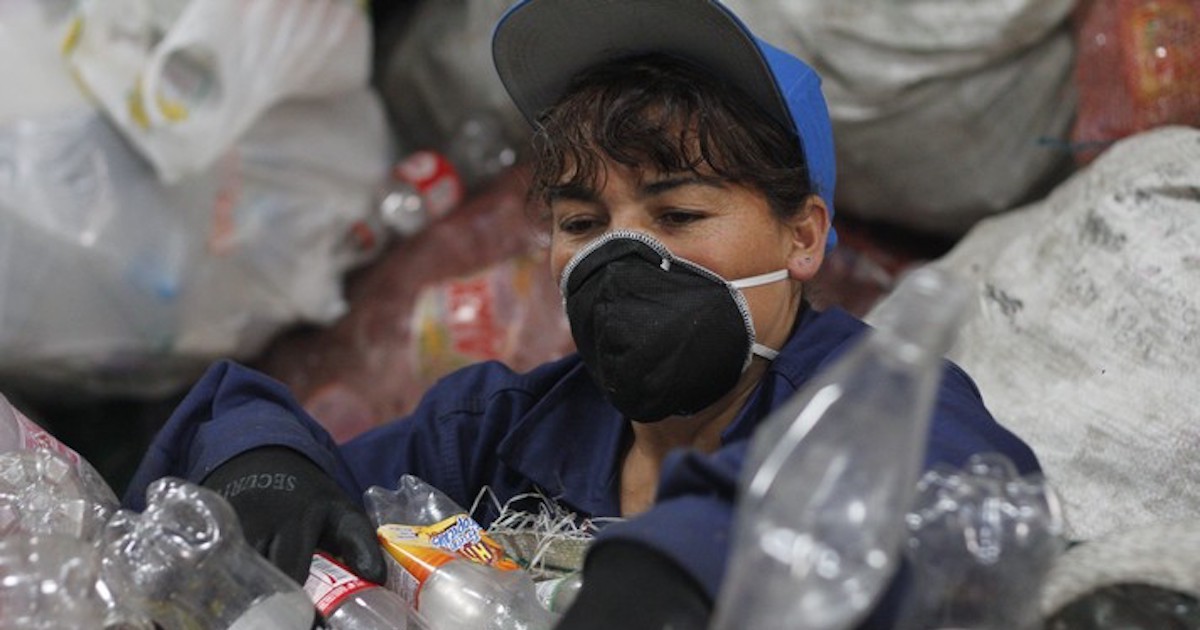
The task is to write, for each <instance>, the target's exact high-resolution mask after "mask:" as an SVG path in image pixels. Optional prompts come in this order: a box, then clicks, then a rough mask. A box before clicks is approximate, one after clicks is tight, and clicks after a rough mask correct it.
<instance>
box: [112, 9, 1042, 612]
mask: <svg viewBox="0 0 1200 630" xmlns="http://www.w3.org/2000/svg"><path fill="white" fill-rule="evenodd" d="M493 52H494V56H495V59H496V63H497V68H498V70H499V72H500V75H501V78H502V79H503V81H504V83H505V85H506V87H507V88H508V90H509V93H510V94H511V95H512V96H513V99H514V101H515V102H516V103H517V105H518V107H519V108H521V110H522V111H523V112H524V113H525V114H526V116H527V117H529V118H530V120H531V121H534V124H535V128H536V133H535V136H536V137H535V148H536V151H535V156H534V182H533V196H532V199H533V201H534V202H535V203H536V204H538V207H540V208H542V209H544V211H545V213H544V215H545V217H546V219H547V220H548V222H549V229H550V234H551V267H552V269H551V272H552V273H554V274H555V277H556V278H558V279H559V281H560V283H561V286H562V290H563V295H564V303H565V307H566V310H567V314H568V317H569V319H570V322H571V329H572V335H573V337H574V339H575V342H576V345H577V347H578V348H579V354H577V355H573V356H570V357H567V358H565V359H562V360H559V361H555V362H552V363H549V364H547V365H544V366H541V367H539V368H537V369H535V370H533V371H531V372H529V373H527V374H516V373H513V372H512V371H510V370H508V369H507V368H505V367H504V366H502V365H499V364H495V363H485V364H481V365H476V366H471V367H468V368H466V369H464V370H461V371H459V372H457V373H455V374H452V375H451V376H449V377H447V378H446V379H444V380H443V381H441V382H440V383H439V384H438V385H436V386H435V387H434V388H433V389H431V390H430V392H429V393H428V394H427V395H426V397H425V398H424V399H423V401H422V402H421V404H420V405H419V406H418V408H417V409H416V410H415V411H414V413H413V414H412V415H411V416H410V417H408V418H406V419H403V420H400V421H397V422H394V423H392V424H390V425H388V426H384V427H381V428H379V429H376V430H374V431H372V432H369V433H367V434H365V435H362V436H360V437H358V438H356V439H355V440H353V441H351V442H349V443H347V444H344V445H341V446H337V445H335V444H333V442H332V440H331V439H330V438H329V436H328V434H327V433H325V432H324V431H323V430H322V429H321V428H320V426H319V425H317V424H316V423H315V422H314V421H313V420H312V419H311V418H309V417H308V416H307V415H306V414H305V413H304V411H303V410H302V409H301V408H300V407H299V405H298V404H297V403H296V402H295V401H294V399H293V398H292V397H291V396H290V395H289V394H288V393H287V392H286V391H285V390H284V389H283V388H282V387H281V386H280V385H279V384H277V383H274V382H272V381H270V380H269V379H267V378H265V377H263V376H262V375H260V374H256V373H254V372H252V371H250V370H247V369H246V368H243V367H241V366H237V365H234V364H230V363H222V364H218V365H217V366H215V367H214V368H213V369H212V370H210V372H209V373H208V374H207V375H206V376H205V377H204V379H202V380H201V381H200V383H198V384H197V386H196V387H195V388H194V389H193V391H192V392H191V393H190V394H189V396H188V397H187V398H186V399H185V401H184V403H183V404H182V405H181V407H180V408H179V409H178V410H177V411H176V413H175V414H174V415H173V416H172V418H171V420H170V421H169V422H168V424H167V426H166V427H165V428H164V429H163V432H162V433H161V434H160V435H159V436H158V438H157V439H156V440H155V443H154V444H153V445H152V448H151V452H150V453H149V454H148V455H147V457H146V459H145V461H144V462H143V465H142V467H141V468H140V470H139V471H138V474H137V475H136V477H135V479H134V482H133V483H132V484H131V488H130V491H129V495H128V501H129V503H130V505H132V506H133V507H135V508H136V507H138V506H139V504H140V500H141V494H142V492H143V491H144V488H145V486H146V484H148V483H149V482H150V481H151V480H153V479H155V478H157V477H160V476H162V475H167V474H171V475H176V476H181V477H186V478H189V479H193V480H197V481H201V480H202V481H203V483H204V484H205V485H207V486H209V487H212V488H216V489H218V490H220V491H221V492H222V493H223V494H224V495H225V496H226V497H227V498H229V499H230V501H231V503H232V504H233V505H234V507H235V509H236V510H237V511H238V514H239V516H240V518H241V520H242V522H243V526H244V529H245V530H246V534H247V537H248V539H250V540H251V542H252V543H254V544H255V545H256V546H257V547H258V548H259V549H260V550H261V551H262V552H263V553H264V554H266V555H267V556H268V557H270V558H271V559H272V560H273V561H275V562H276V563H277V564H279V565H280V566H281V567H282V568H284V569H285V570H286V571H287V572H288V573H290V574H291V575H293V576H295V577H297V578H298V579H299V578H302V577H303V576H304V575H305V572H306V569H307V565H308V558H309V554H310V553H311V551H312V550H313V548H314V547H316V546H320V547H323V548H325V549H328V550H330V551H332V552H335V553H339V554H341V555H342V556H343V557H344V558H345V559H346V560H347V561H348V562H349V563H350V564H351V566H352V567H353V568H355V569H356V570H358V571H359V572H360V573H362V574H364V575H365V576H367V577H370V578H373V579H380V578H381V577H382V573H383V564H382V560H381V557H380V554H379V551H378V549H377V547H376V545H375V543H374V535H373V533H372V531H371V528H370V526H369V524H368V523H367V521H366V519H365V517H364V516H363V515H362V512H361V509H360V508H359V507H358V505H357V503H358V497H360V496H361V493H362V491H363V490H364V489H365V488H366V487H368V486H370V485H382V486H387V487H390V486H392V485H393V484H394V483H395V481H396V479H397V478H398V477H399V476H400V475H401V474H404V473H411V474H415V475H417V476H419V477H421V478H423V479H425V480H426V481H428V482H430V483H432V484H433V485H434V486H436V487H438V488H440V489H441V490H443V491H444V492H446V493H447V494H449V495H450V497H451V498H453V499H455V500H456V501H458V502H459V503H461V504H464V505H469V504H470V503H471V501H472V500H473V499H474V497H475V496H476V494H477V493H478V491H479V490H480V489H481V488H482V487H484V486H488V487H490V488H491V490H492V491H493V492H494V493H495V494H496V495H497V497H498V498H499V499H500V501H502V502H503V501H505V500H507V499H508V498H510V497H513V496H515V495H517V494H522V493H525V492H530V491H534V490H540V491H541V492H542V493H543V494H545V495H546V496H550V497H555V499H556V500H557V501H558V502H559V503H560V504H562V506H563V507H565V508H567V509H569V510H571V511H573V512H576V513H578V514H580V515H582V516H591V517H596V516H625V517H631V518H630V519H629V520H628V521H626V522H623V523H620V524H617V525H613V526H611V527H608V528H606V529H605V530H604V531H603V532H602V533H601V535H600V537H599V538H598V541H597V543H596V544H595V545H594V546H593V548H592V551H591V552H590V553H589V556H588V560H587V566H586V572H585V582H584V583H585V588H584V590H583V592H582V593H581V595H580V598H579V601H578V603H577V604H576V605H575V606H574V607H573V608H572V611H571V612H570V613H568V615H567V616H566V617H565V619H564V620H563V627H590V626H589V624H598V626H599V625H609V626H611V625H613V624H617V623H621V624H627V625H630V626H632V627H661V626H663V625H665V624H667V623H672V624H674V625H675V626H676V627H692V626H695V627H700V626H703V624H704V623H705V620H706V617H707V614H708V610H709V609H710V608H711V603H712V601H713V598H714V596H715V593H716V590H717V589H718V588H719V585H720V579H721V576H722V573H723V571H724V562H725V556H726V553H727V551H728V549H727V545H728V532H729V527H730V523H731V516H732V512H733V500H734V496H733V495H734V489H735V487H736V479H737V475H738V473H739V469H740V466H741V462H742V460H743V459H744V455H745V449H746V445H747V442H748V438H749V437H750V436H751V435H752V433H753V431H754V429H755V427H756V426H757V425H758V423H759V422H761V421H762V420H763V419H764V418H765V417H766V416H767V415H768V414H769V413H770V412H771V411H772V410H773V409H775V408H777V407H778V406H780V405H782V404H783V403H784V402H785V401H786V400H787V399H788V398H789V397H790V396H791V395H792V394H794V393H795V392H796V390H797V389H798V388H799V387H800V386H802V385H803V383H804V382H805V381H806V380H808V379H809V378H810V377H811V376H812V375H813V374H814V373H815V372H816V371H818V370H819V369H820V368H821V367H822V366H823V365H825V364H826V363H828V362H829V361H830V360H832V359H834V358H836V357H837V356H838V355H839V354H840V353H841V352H842V351H843V350H844V349H845V348H846V347H848V346H849V345H851V342H852V341H853V339H854V338H855V337H856V336H857V335H858V334H860V333H861V332H862V330H863V329H864V325H863V324H862V323H861V322H858V321H857V320H855V319H854V318H853V317H851V316H849V315H848V314H846V313H844V312H841V311H836V310H835V311H829V312H824V313H822V312H818V311H816V310H814V309H812V308H811V307H810V306H808V304H807V301H806V300H805V283H806V282H807V281H809V280H811V279H812V277H813V276H814V275H815V274H816V272H817V270H818V269H819V268H820V265H821V262H822V260H823V256H824V254H825V252H826V251H827V250H828V249H829V248H831V247H832V246H833V245H834V243H835V237H834V234H833V231H832V229H831V227H830V217H831V215H832V198H833V188H834V161H833V147H832V134H831V131H830V124H829V118H828V114H827V112H826V108H825V103H824V100H823V97H822V95H821V92H820V87H819V80H818V78H817V77H816V76H815V75H814V74H813V73H812V71H811V70H810V69H809V68H808V67H807V66H805V65H804V64H803V63H802V62H801V61H800V60H798V59H795V58H794V57H791V56H790V55H787V54H786V53H783V52H781V51H779V50H776V49H774V48H771V47H770V46H768V45H767V44H765V43H762V42H759V41H758V40H757V39H755V38H754V37H753V35H751V34H750V33H749V32H748V31H747V30H746V29H745V27H744V26H743V25H742V24H741V23H740V22H739V21H737V19H736V18H735V17H734V16H732V14H730V13H728V11H727V10H726V9H724V7H722V6H721V5H719V4H718V3H716V2H711V1H709V0H653V1H651V0H625V1H623V2H612V1H606V2H595V1H594V0H527V1H525V2H520V3H518V4H517V5H516V6H514V7H513V8H512V9H510V11H509V12H508V13H507V14H506V15H505V17H504V18H503V19H502V20H501V22H500V24H499V25H498V27H497V30H496V34H495V38H494V42H493ZM382 376H385V375H381V377H382ZM943 381H944V382H943V386H942V389H941V393H940V398H939V404H938V409H937V413H936V416H935V418H934V421H933V428H932V430H931V437H930V443H929V449H928V453H929V455H928V463H931V464H932V463H934V462H944V463H948V464H951V465H960V464H962V463H963V462H964V461H965V460H966V458H967V457H969V456H970V455H971V454H973V453H976V452H982V451H1000V452H1002V453H1005V454H1006V455H1008V456H1009V457H1010V458H1011V459H1013V460H1014V461H1015V462H1016V463H1017V465H1018V467H1019V468H1021V469H1022V470H1023V471H1026V472H1028V471H1030V470H1033V469H1036V467H1037V463H1036V460H1035V459H1034V457H1033V455H1032V453H1030V452H1029V450H1028V449H1027V448H1026V447H1025V445H1024V444H1023V443H1021V442H1020V441H1019V440H1018V439H1016V438H1015V437H1013V436H1012V435H1011V434H1009V433H1008V432H1007V431H1005V430H1004V429H1003V428H1001V427H1000V426H999V425H997V424H996V423H995V422H994V421H993V420H992V419H991V417H990V416H989V414H988V413H987V410H986V409H985V408H984V406H983V404H982V401H981V400H980V397H979V394H978V392H977V391H976V390H975V388H974V385H973V384H972V383H971V382H970V380H969V378H967V377H966V375H965V374H963V373H962V372H961V370H958V369H957V368H955V367H953V366H948V367H947V371H946V378H945V379H943ZM494 517H495V514H494V513H491V514H483V515H481V516H480V520H482V521H483V522H484V524H485V525H486V524H487V523H488V522H489V521H490V519H492V518H494ZM610 604H619V605H617V606H615V607H614V606H612V605H610Z"/></svg>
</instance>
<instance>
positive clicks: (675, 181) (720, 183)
mask: <svg viewBox="0 0 1200 630" xmlns="http://www.w3.org/2000/svg"><path fill="white" fill-rule="evenodd" d="M684 186H706V187H708V188H725V182H724V180H722V179H720V178H718V177H703V176H700V175H696V174H687V175H679V176H676V177H666V178H664V179H659V180H655V181H652V182H646V183H643V184H642V185H641V186H640V187H639V189H638V193H639V194H640V195H641V196H643V197H652V196H654V195H661V194H663V193H665V192H669V191H672V190H675V189H676V188H682V187H684Z"/></svg>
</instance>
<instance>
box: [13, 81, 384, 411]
mask: <svg viewBox="0 0 1200 630" xmlns="http://www.w3.org/2000/svg"><path fill="white" fill-rule="evenodd" d="M314 147H320V150H314ZM388 157H389V143H388V133H387V127H386V124H385V121H384V118H383V112H382V108H381V107H380V105H379V103H378V100H377V98H376V97H375V95H374V94H373V93H371V92H369V91H367V90H360V91H358V92H352V93H349V94H347V95H343V96H337V97H331V98H328V99H324V100H306V101H293V102H289V103H285V104H281V105H278V106H276V107H275V108H274V109H272V110H271V111H269V112H267V113H266V114H265V115H264V116H263V117H262V119H261V120H260V121H259V122H258V123H257V124H256V125H255V126H254V127H252V128H251V129H250V130H249V131H248V132H247V133H246V134H245V136H244V137H243V138H242V139H241V140H240V141H239V142H238V143H237V144H236V145H235V146H234V148H233V149H232V150H230V151H226V152H225V154H224V155H223V156H222V157H221V158H220V159H219V160H218V162H217V163H216V164H215V165H214V167H213V168H212V169H210V170H209V171H207V172H205V173H203V174H200V175H196V176H192V177H189V178H187V179H184V180H181V181H180V182H178V183H176V184H171V185H164V184H163V183H162V182H160V181H159V180H158V178H157V177H155V175H154V173H153V171H152V170H151V169H150V168H149V166H148V165H147V164H146V163H145V162H144V161H143V160H142V159H141V158H140V157H139V156H138V155H137V154H136V153H134V152H133V151H132V149H131V148H130V147H129V146H128V145H127V144H126V143H125V142H124V141H123V139H122V138H121V137H120V135H119V134H117V132H116V131H115V130H114V129H112V127H111V126H110V125H109V124H108V122H107V119H106V118H104V117H103V116H102V115H100V114H99V113H98V112H95V111H87V110H85V111H81V112H75V113H73V114H60V115H58V116H54V117H46V118H39V119H25V120H23V121H21V122H20V123H16V124H11V125H0V164H2V165H5V166H6V167H7V171H6V173H7V174H8V177H7V178H4V179H0V380H9V381H12V382H15V383H19V384H22V385H28V384H29V383H30V382H31V381H32V382H36V383H51V384H52V383H58V384H59V385H60V386H61V390H62V391H68V390H72V389H84V390H89V391H93V392H97V393H103V394H122V395H160V394H162V393H165V392H167V391H170V390H171V389H172V388H175V387H179V386H180V385H181V384H184V383H186V382H187V379H189V378H194V377H195V376H196V375H197V374H198V372H199V371H200V370H202V369H203V367H204V366H205V365H207V363H208V362H210V361H212V360H213V359H214V358H216V357H221V356H231V357H240V358H243V359H246V358H249V357H251V356H253V354H254V353H256V352H257V351H258V350H260V349H261V348H262V346H263V345H264V344H265V343H266V342H267V341H268V340H269V339H270V337H271V336H272V335H274V334H275V333H277V332H278V331H279V330H280V329H281V328H283V327H284V326H287V325H290V324H292V323H295V322H296V321H300V320H303V321H309V322H314V323H330V322H332V321H333V320H334V319H336V318H337V317H338V316H340V315H341V314H342V313H344V312H345V310H346V304H345V302H344V300H343V298H342V294H341V276H342V273H343V272H344V271H345V270H346V268H347V264H348V260H349V258H348V257H347V256H346V255H345V253H346V252H345V251H344V250H345V248H346V247H350V246H352V244H351V243H348V242H347V233H348V232H349V230H350V228H351V226H352V225H353V224H354V223H355V222H357V221H360V220H361V219H363V218H364V217H366V216H368V214H369V213H371V212H373V211H374V208H375V193H376V189H377V187H378V185H379V183H380V182H381V181H382V179H383V178H384V177H385V175H386V171H387V165H388Z"/></svg>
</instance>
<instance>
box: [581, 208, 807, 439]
mask: <svg viewBox="0 0 1200 630" xmlns="http://www.w3.org/2000/svg"><path fill="white" fill-rule="evenodd" d="M787 277H788V272H787V270H786V269H780V270H778V271H773V272H770V273H766V274H762V275H759V276H754V277H751V278H743V279H740V280H734V281H729V280H726V279H724V278H722V277H721V276H720V275H718V274H716V273H714V272H713V271H710V270H708V269H706V268H704V267H702V266H700V265H697V264H696V263H693V262H691V261H688V260H686V259H683V258H679V257H677V256H675V255H674V254H672V253H671V252H670V250H668V249H667V247H666V245H664V244H662V243H661V242H660V241H658V240H657V239H655V238H654V237H652V236H649V235H647V234H643V233H641V232H632V231H625V230H618V231H615V232H611V233H609V234H606V235H604V236H602V237H601V238H599V239H597V240H595V241H593V242H591V243H589V244H588V245H587V246H586V247H585V248H584V249H583V250H581V251H580V252H579V253H577V254H576V255H575V257H574V258H572V259H571V261H570V262H569V263H567V266H566V268H565V269H564V270H563V275H562V283H561V287H560V289H561V291H562V294H563V301H564V303H565V306H566V311H567V318H568V320H569V321H570V324H571V335H572V336H573V337H574V339H575V345H576V347H577V348H578V350H579V354H580V356H581V357H582V358H583V362H584V365H586V366H587V369H588V372H589V373H590V374H591V376H592V379H593V380H595V382H596V383H597V385H599V386H600V388H601V389H602V390H603V391H604V393H605V395H606V396H607V397H608V399H609V400H610V401H611V402H612V404H613V405H614V406H615V407H616V408H617V409H619V410H620V411H621V413H623V414H625V416H626V417H628V418H629V419H631V420H635V421H639V422H656V421H658V420H662V419H664V418H666V417H667V416H672V415H691V414H694V413H696V412H698V411H700V410H702V409H704V408H705V407H708V406H709V405H711V404H713V403H714V402H716V401H717V400H718V399H720V398H721V397H722V396H724V395H725V394H726V393H728V392H729V391H730V390H731V389H733V387H734V385H736V384H737V381H738V379H739V378H740V377H741V375H742V373H743V372H744V371H745V370H746V368H747V367H749V365H750V361H751V359H752V358H753V356H754V355H758V356H761V357H763V358H765V359H767V360H771V359H774V358H775V357H776V355H778V351H776V350H772V349H771V348H768V347H766V346H763V345H762V344H759V343H757V342H756V341H755V336H754V323H753V321H752V320H751V318H750V309H749V307H748V306H747V304H746V298H745V296H743V295H742V291H741V289H742V288H746V287H752V286H759V285H763V284H769V283H772V282H780V281H783V280H786V279H787Z"/></svg>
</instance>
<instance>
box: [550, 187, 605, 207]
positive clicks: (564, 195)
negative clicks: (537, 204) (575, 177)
mask: <svg viewBox="0 0 1200 630" xmlns="http://www.w3.org/2000/svg"><path fill="white" fill-rule="evenodd" d="M598 199H599V197H598V196H597V195H596V191H594V190H592V189H591V188H588V187H586V186H581V185H579V184H560V185H554V186H549V187H547V188H546V201H548V202H551V203H553V202H555V201H584V202H592V203H594V202H595V201H597V200H598Z"/></svg>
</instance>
